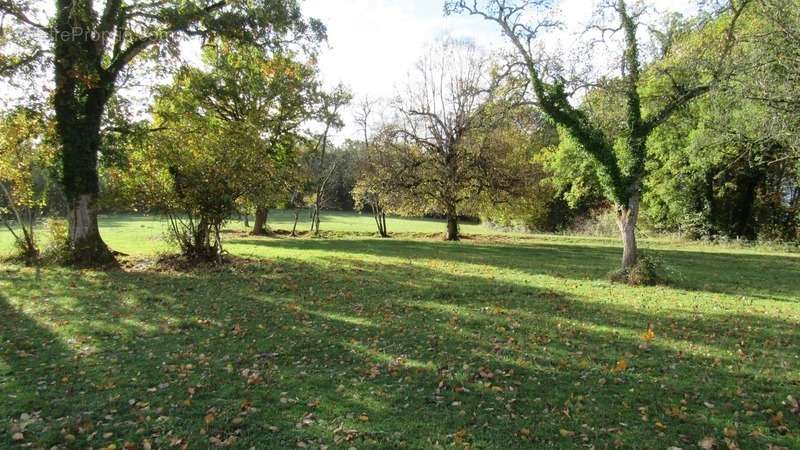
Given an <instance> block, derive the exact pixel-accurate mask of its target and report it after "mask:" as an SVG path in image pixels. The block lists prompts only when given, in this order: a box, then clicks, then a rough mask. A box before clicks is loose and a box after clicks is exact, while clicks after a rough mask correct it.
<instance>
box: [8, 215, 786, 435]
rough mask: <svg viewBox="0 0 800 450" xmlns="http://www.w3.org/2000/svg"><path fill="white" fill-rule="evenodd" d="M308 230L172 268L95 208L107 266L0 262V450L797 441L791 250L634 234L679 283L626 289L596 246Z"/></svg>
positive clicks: (132, 229)
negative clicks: (117, 257)
mask: <svg viewBox="0 0 800 450" xmlns="http://www.w3.org/2000/svg"><path fill="white" fill-rule="evenodd" d="M274 219H275V220H274V221H273V222H272V224H271V225H272V226H273V227H277V228H281V229H286V228H289V227H290V225H291V224H290V217H289V215H288V214H286V213H282V214H279V215H277V217H275V218H274ZM322 228H323V230H330V231H331V232H330V233H327V234H326V235H325V236H324V237H323V238H308V237H305V238H298V239H291V238H254V237H249V236H246V235H244V234H243V233H241V232H240V231H241V226H240V224H238V223H237V224H233V225H232V227H231V231H230V232H229V233H228V234H227V237H228V241H227V249H228V250H229V251H230V252H231V253H232V254H234V255H236V256H238V257H239V260H238V261H237V262H236V263H235V264H232V265H229V266H227V267H225V268H223V269H219V270H214V271H192V270H189V271H177V270H168V269H164V268H159V267H158V266H156V265H155V264H154V263H153V262H152V261H153V260H154V255H155V254H156V253H158V252H163V251H166V250H167V249H168V246H166V245H165V244H164V243H163V241H162V240H161V236H162V234H163V224H162V223H161V222H160V221H158V220H157V219H156V218H144V217H122V216H121V217H109V218H105V219H104V220H103V221H102V231H103V233H104V236H105V238H106V240H107V242H108V243H109V244H110V245H111V246H112V248H114V249H116V250H119V251H122V252H124V253H128V254H130V255H131V256H130V257H129V258H127V259H126V268H125V270H120V271H112V272H95V271H74V270H68V269H56V268H46V269H42V270H41V272H40V273H37V271H35V270H33V269H28V268H24V267H21V266H16V265H10V264H5V265H2V264H0V421H2V425H0V448H16V447H20V448H22V447H24V446H29V447H31V448H44V449H49V448H51V447H53V446H56V448H81V449H84V448H90V447H91V448H94V449H99V448H106V449H111V448H115V449H124V448H125V449H128V448H132V449H146V448H153V449H155V448H182V447H183V448H192V449H194V448H217V447H226V446H227V447H229V448H237V449H238V448H241V449H249V448H257V449H271V448H275V449H284V448H298V447H299V448H345V449H349V448H357V449H368V448H371V449H386V448H415V449H416V448H424V449H428V448H450V447H454V448H466V447H469V448H481V449H483V448H490V449H509V448H536V449H538V448H595V449H602V448H642V449H644V448H649V449H667V448H669V447H673V446H674V447H679V448H683V449H692V448H694V449H696V448H701V447H704V448H717V449H728V448H730V449H736V448H741V449H765V450H766V449H768V448H772V449H779V448H781V447H783V448H789V449H797V448H800V434H798V433H800V411H793V408H792V405H790V403H789V401H788V400H787V397H788V396H790V395H792V396H794V397H795V398H800V257H798V255H797V254H782V253H777V252H769V251H767V250H759V249H747V248H725V247H712V246H699V245H692V244H686V243H678V242H670V241H664V240H652V241H645V242H644V245H645V247H647V251H648V253H649V254H651V255H653V256H654V257H655V258H657V259H658V260H661V261H662V262H663V264H664V265H665V266H666V267H667V268H668V269H669V276H670V277H671V278H672V280H673V282H672V284H671V285H670V286H669V287H663V286H659V287H648V288H631V287H627V286H621V285H613V284H610V283H609V282H608V281H606V277H605V274H606V273H607V272H608V271H609V270H610V269H612V268H614V267H616V265H617V263H618V259H619V256H620V249H619V247H618V245H619V244H618V243H617V242H616V241H615V240H613V239H589V238H577V237H556V236H524V235H510V234H494V235H492V234H491V233H490V231H489V230H487V229H485V228H483V227H480V226H477V225H465V226H464V227H463V231H464V232H465V233H466V234H468V235H471V236H472V238H471V239H468V240H465V241H463V242H460V243H446V242H442V241H439V240H435V239H432V238H430V237H427V236H426V235H428V234H432V233H440V232H442V231H443V229H444V225H443V224H442V223H440V222H437V221H420V220H390V221H389V230H390V232H396V233H400V234H398V235H396V236H395V237H394V238H392V239H377V238H374V237H372V236H370V233H371V232H372V231H373V223H372V222H371V218H370V217H368V216H363V217H358V216H353V215H347V214H328V215H327V220H326V221H324V222H323V224H322ZM303 229H306V225H303ZM8 243H9V240H8V236H7V235H3V234H0V253H2V251H5V250H7V249H8ZM648 327H651V328H652V334H648V333H646V331H647V330H648ZM712 440H713V444H714V445H713V446H711V444H712ZM128 444H130V445H128ZM112 445H113V447H111V446H112ZM126 445H127V446H126ZM770 445H772V447H770Z"/></svg>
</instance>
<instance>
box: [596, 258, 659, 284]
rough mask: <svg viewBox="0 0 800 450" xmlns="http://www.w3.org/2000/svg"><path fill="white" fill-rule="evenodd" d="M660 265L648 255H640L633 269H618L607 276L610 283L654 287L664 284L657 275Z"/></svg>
mask: <svg viewBox="0 0 800 450" xmlns="http://www.w3.org/2000/svg"><path fill="white" fill-rule="evenodd" d="M660 266H661V265H660V264H659V263H658V262H657V261H656V260H655V259H654V258H652V257H650V256H648V255H640V256H639V258H638V259H637V261H636V264H634V265H633V267H630V268H627V269H620V270H615V271H614V272H611V273H610V274H609V275H608V278H609V280H610V281H611V282H612V283H624V284H628V285H630V286H654V285H656V284H661V283H664V282H665V280H664V279H663V278H662V277H661V276H660V275H659V273H660V272H662V270H661V267H660Z"/></svg>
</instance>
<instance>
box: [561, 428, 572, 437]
mask: <svg viewBox="0 0 800 450" xmlns="http://www.w3.org/2000/svg"><path fill="white" fill-rule="evenodd" d="M558 433H559V434H560V435H561V437H565V438H566V437H572V436H575V432H574V431H570V430H567V429H565V428H562V429H560V430H558Z"/></svg>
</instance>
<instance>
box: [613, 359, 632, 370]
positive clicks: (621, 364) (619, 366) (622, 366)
mask: <svg viewBox="0 0 800 450" xmlns="http://www.w3.org/2000/svg"><path fill="white" fill-rule="evenodd" d="M626 370H628V361H626V360H624V359H620V360H619V361H617V363H616V364H615V365H614V368H613V369H612V371H614V372H624V371H626Z"/></svg>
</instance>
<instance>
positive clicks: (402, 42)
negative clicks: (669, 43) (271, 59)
mask: <svg viewBox="0 0 800 450" xmlns="http://www.w3.org/2000/svg"><path fill="white" fill-rule="evenodd" d="M558 2H559V3H560V5H559V8H560V14H559V17H561V20H562V21H563V23H564V25H565V27H564V28H565V29H564V30H563V31H560V32H559V33H554V34H552V35H551V36H550V37H549V39H550V41H551V42H550V43H549V44H550V45H555V46H557V47H559V48H562V49H564V50H565V51H569V44H570V43H571V42H572V41H573V40H574V39H576V34H575V33H577V32H579V30H583V29H584V27H585V25H586V23H588V22H589V20H590V19H591V16H592V12H593V11H594V10H595V8H596V3H597V2H596V0H558ZM646 3H648V4H649V5H650V6H652V7H654V8H655V10H656V11H659V12H667V11H675V12H681V13H684V14H690V13H691V11H692V4H693V3H695V2H693V1H692V0H647V1H646ZM443 4H444V1H443V0H304V1H303V9H304V13H305V14H306V15H307V16H310V17H315V18H318V19H320V20H322V21H323V23H325V25H326V26H327V29H328V43H327V45H326V46H325V47H324V48H323V50H322V53H321V55H320V58H319V61H320V70H321V74H322V78H323V80H324V82H325V83H326V85H328V86H333V85H336V84H337V83H339V82H341V83H344V84H345V85H346V86H347V87H349V88H350V89H351V91H352V92H353V94H354V98H355V99H356V100H358V99H360V98H363V97H364V96H369V97H371V98H391V97H392V96H393V95H394V93H395V92H396V89H397V88H398V87H399V86H400V84H402V83H403V81H404V80H405V79H406V76H407V74H408V73H409V71H410V70H411V69H412V67H413V65H414V63H415V62H416V61H417V60H418V59H419V58H420V56H422V54H423V52H424V50H425V48H426V46H427V45H429V44H430V43H431V42H432V41H434V40H435V39H437V38H439V37H441V36H443V35H448V34H449V35H451V36H453V37H459V38H471V39H473V40H474V41H475V42H476V43H477V44H478V45H480V46H482V47H484V48H486V49H489V50H493V49H497V48H502V47H504V46H505V45H507V43H506V41H505V39H504V38H503V37H502V35H501V33H500V30H499V29H498V28H497V27H496V26H495V25H494V24H493V23H491V22H488V21H485V20H483V19H481V18H479V17H473V16H466V15H457V16H449V17H445V16H444V14H443ZM343 119H344V120H345V122H346V123H347V125H346V127H345V129H344V130H342V131H341V132H340V133H339V136H338V138H339V139H343V138H345V137H355V136H356V135H357V127H356V126H355V124H354V123H353V119H352V112H351V111H345V112H344V116H343Z"/></svg>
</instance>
